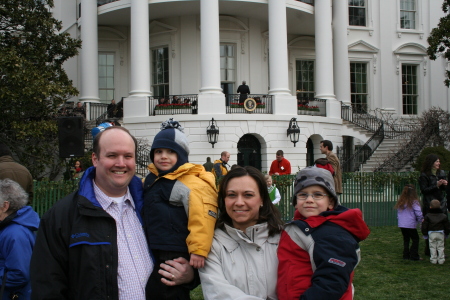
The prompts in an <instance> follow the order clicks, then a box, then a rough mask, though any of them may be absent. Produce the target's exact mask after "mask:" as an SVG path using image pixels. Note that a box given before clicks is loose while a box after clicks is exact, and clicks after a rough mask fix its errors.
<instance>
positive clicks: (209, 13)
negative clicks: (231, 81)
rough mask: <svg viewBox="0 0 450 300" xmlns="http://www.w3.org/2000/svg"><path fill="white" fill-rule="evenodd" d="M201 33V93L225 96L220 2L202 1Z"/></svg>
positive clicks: (214, 0) (213, 0)
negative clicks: (221, 64) (222, 86)
mask: <svg viewBox="0 0 450 300" xmlns="http://www.w3.org/2000/svg"><path fill="white" fill-rule="evenodd" d="M200 31H201V35H200V38H201V41H200V42H201V47H200V51H201V52H200V54H201V61H200V63H201V72H202V74H201V78H202V83H201V84H202V86H201V88H200V93H201V94H205V93H206V94H223V93H222V88H221V86H220V30H219V0H200ZM199 109H200V107H199Z"/></svg>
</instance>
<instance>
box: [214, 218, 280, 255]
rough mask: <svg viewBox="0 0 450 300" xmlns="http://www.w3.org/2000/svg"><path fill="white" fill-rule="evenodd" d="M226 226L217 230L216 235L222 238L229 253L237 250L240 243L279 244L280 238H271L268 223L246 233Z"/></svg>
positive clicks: (250, 228) (249, 229)
mask: <svg viewBox="0 0 450 300" xmlns="http://www.w3.org/2000/svg"><path fill="white" fill-rule="evenodd" d="M224 226H225V228H224V229H217V230H216V232H215V234H216V235H217V236H218V237H220V238H221V243H222V244H223V246H224V247H225V249H227V251H228V252H232V251H234V250H236V248H238V247H239V244H240V243H247V244H255V245H258V246H261V245H263V244H264V243H265V242H266V241H267V242H268V243H270V244H278V240H279V238H276V237H275V236H269V229H268V228H267V223H261V224H256V225H253V226H250V227H248V228H247V229H246V230H245V233H244V232H243V231H242V230H239V229H236V228H233V227H231V226H229V225H227V224H225V225H224Z"/></svg>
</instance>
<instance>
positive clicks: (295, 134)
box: [287, 118, 300, 147]
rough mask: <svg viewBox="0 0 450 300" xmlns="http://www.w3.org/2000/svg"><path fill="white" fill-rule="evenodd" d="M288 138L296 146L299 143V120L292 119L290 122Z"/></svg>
mask: <svg viewBox="0 0 450 300" xmlns="http://www.w3.org/2000/svg"><path fill="white" fill-rule="evenodd" d="M287 136H288V137H289V138H290V139H291V142H293V143H294V147H295V144H296V143H297V142H298V139H299V137H300V127H298V125H297V118H292V119H291V120H290V121H289V127H288V129H287Z"/></svg>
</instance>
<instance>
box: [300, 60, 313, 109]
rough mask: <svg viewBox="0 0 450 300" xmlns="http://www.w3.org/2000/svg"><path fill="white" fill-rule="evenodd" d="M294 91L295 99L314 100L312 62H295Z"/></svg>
mask: <svg viewBox="0 0 450 300" xmlns="http://www.w3.org/2000/svg"><path fill="white" fill-rule="evenodd" d="M296 69H297V70H296V74H297V78H296V81H297V82H296V90H297V99H299V101H300V99H301V98H305V97H306V98H308V97H309V98H314V61H311V60H297V61H296Z"/></svg>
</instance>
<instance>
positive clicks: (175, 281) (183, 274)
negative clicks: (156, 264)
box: [158, 257, 194, 286]
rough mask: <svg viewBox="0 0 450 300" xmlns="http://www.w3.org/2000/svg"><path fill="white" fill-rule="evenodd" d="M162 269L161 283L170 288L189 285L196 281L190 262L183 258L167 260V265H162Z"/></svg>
mask: <svg viewBox="0 0 450 300" xmlns="http://www.w3.org/2000/svg"><path fill="white" fill-rule="evenodd" d="M160 267H161V269H160V270H159V271H158V273H159V274H161V276H163V278H161V282H162V283H164V284H165V285H168V286H175V285H180V284H185V283H189V282H191V281H192V280H194V270H193V269H192V267H191V266H190V265H189V262H188V261H187V260H186V259H185V258H183V257H179V258H175V259H174V260H167V261H166V263H163V264H161V265H160Z"/></svg>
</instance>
